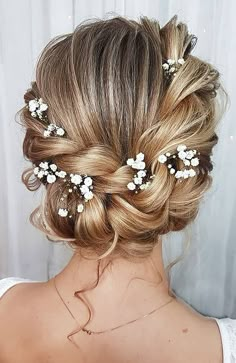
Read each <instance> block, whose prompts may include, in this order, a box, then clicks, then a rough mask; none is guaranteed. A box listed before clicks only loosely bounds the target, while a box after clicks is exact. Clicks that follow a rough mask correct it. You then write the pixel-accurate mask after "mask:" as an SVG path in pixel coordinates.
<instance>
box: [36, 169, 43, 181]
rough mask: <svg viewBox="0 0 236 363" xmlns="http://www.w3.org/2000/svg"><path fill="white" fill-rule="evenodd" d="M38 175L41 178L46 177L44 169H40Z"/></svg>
mask: <svg viewBox="0 0 236 363" xmlns="http://www.w3.org/2000/svg"><path fill="white" fill-rule="evenodd" d="M37 176H38V178H39V179H41V178H43V177H44V171H43V170H40V171H39V172H38V175H37Z"/></svg>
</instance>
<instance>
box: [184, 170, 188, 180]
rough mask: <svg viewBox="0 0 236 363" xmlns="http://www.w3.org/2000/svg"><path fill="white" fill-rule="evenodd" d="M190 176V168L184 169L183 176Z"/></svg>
mask: <svg viewBox="0 0 236 363" xmlns="http://www.w3.org/2000/svg"><path fill="white" fill-rule="evenodd" d="M188 177H189V170H187V169H184V171H183V178H184V179H187V178H188Z"/></svg>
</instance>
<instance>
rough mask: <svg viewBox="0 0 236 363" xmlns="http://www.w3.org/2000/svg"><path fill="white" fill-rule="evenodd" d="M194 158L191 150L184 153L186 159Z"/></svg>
mask: <svg viewBox="0 0 236 363" xmlns="http://www.w3.org/2000/svg"><path fill="white" fill-rule="evenodd" d="M193 157H194V152H193V150H189V151H186V159H192V158H193Z"/></svg>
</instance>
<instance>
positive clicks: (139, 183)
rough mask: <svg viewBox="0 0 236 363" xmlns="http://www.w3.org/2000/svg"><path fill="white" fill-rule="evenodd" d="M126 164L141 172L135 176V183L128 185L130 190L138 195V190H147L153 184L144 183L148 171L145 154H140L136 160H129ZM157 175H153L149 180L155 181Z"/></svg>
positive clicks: (149, 182)
mask: <svg viewBox="0 0 236 363" xmlns="http://www.w3.org/2000/svg"><path fill="white" fill-rule="evenodd" d="M126 164H127V165H129V166H132V168H133V169H137V170H139V171H138V172H137V174H135V175H134V177H133V181H131V182H129V183H128V184H127V188H128V189H129V190H135V193H138V189H141V190H142V189H146V188H148V187H149V185H150V184H151V181H146V182H145V183H143V178H145V177H146V176H147V170H146V169H145V166H146V164H145V162H144V154H143V153H141V152H140V153H139V154H137V155H136V159H135V160H134V159H133V158H129V159H127V161H126ZM154 176H155V174H153V175H151V176H150V177H149V178H150V179H153V178H154Z"/></svg>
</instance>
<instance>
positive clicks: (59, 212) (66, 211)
mask: <svg viewBox="0 0 236 363" xmlns="http://www.w3.org/2000/svg"><path fill="white" fill-rule="evenodd" d="M58 214H59V216H61V217H67V215H68V210H67V209H64V208H60V209H59V210H58Z"/></svg>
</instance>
